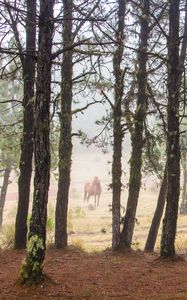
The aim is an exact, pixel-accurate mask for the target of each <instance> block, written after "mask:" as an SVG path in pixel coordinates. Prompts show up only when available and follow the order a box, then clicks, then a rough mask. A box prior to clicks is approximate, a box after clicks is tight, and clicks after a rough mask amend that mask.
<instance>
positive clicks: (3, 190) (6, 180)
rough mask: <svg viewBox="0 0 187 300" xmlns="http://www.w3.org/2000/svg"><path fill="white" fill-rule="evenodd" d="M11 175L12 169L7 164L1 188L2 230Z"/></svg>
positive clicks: (0, 223) (0, 211) (0, 210)
mask: <svg viewBox="0 0 187 300" xmlns="http://www.w3.org/2000/svg"><path fill="white" fill-rule="evenodd" d="M10 173H11V167H10V166H9V164H7V166H6V168H5V171H4V177H3V185H2V188H1V194H0V228H1V227H2V224H3V210H4V205H5V199H6V193H7V189H8V183H9V177H10Z"/></svg>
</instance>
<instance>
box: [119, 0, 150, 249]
mask: <svg viewBox="0 0 187 300" xmlns="http://www.w3.org/2000/svg"><path fill="white" fill-rule="evenodd" d="M149 6H150V3H149V0H144V1H141V10H142V13H141V16H140V46H139V55H138V74H137V84H138V93H137V107H136V112H135V115H134V131H133V134H132V135H131V137H132V139H131V143H132V154H131V159H130V179H129V195H128V200H127V208H126V213H125V217H124V220H123V229H122V232H121V238H120V245H121V247H131V242H132V236H133V230H134V225H135V215H136V209H137V203H138V197H139V191H140V186H141V167H142V149H143V145H144V140H143V130H144V120H145V116H146V109H147V107H146V106H147V70H146V65H147V59H148V55H147V47H148V37H149Z"/></svg>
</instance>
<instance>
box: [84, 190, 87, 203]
mask: <svg viewBox="0 0 187 300" xmlns="http://www.w3.org/2000/svg"><path fill="white" fill-rule="evenodd" d="M86 196H87V192H86V191H85V192H84V201H85V200H86Z"/></svg>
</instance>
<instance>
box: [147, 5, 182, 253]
mask: <svg viewBox="0 0 187 300" xmlns="http://www.w3.org/2000/svg"><path fill="white" fill-rule="evenodd" d="M186 48H187V1H186V3H185V24H184V34H183V40H182V47H181V52H180V83H181V79H182V72H183V70H184V62H185V59H186ZM184 156H186V155H185V154H184ZM186 181H187V170H186V166H184V185H183V196H182V199H183V200H184V202H183V201H182V205H181V207H183V208H184V209H185V210H186V212H187V199H186ZM166 191H167V169H165V172H164V179H163V182H162V186H161V189H160V194H159V197H158V203H157V207H156V211H155V214H154V217H153V220H152V224H151V228H150V230H149V235H148V238H147V242H146V245H145V251H148V252H151V251H153V250H154V246H155V242H156V237H157V234H158V229H159V226H160V221H161V218H162V214H163V209H164V204H165V199H166ZM183 203H186V206H185V204H184V206H183Z"/></svg>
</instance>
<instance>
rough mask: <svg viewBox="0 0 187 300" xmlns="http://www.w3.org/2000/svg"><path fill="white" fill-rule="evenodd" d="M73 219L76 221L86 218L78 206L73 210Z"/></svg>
mask: <svg viewBox="0 0 187 300" xmlns="http://www.w3.org/2000/svg"><path fill="white" fill-rule="evenodd" d="M74 217H75V218H76V219H78V218H85V217H86V213H85V211H84V209H82V208H81V207H80V206H77V207H76V208H75V209H74Z"/></svg>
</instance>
